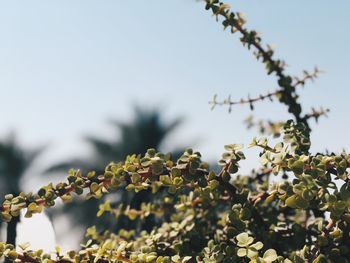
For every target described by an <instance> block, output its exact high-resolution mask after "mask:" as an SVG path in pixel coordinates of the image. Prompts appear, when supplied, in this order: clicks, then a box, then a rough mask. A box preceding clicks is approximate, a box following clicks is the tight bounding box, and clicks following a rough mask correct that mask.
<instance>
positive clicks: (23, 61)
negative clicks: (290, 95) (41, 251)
mask: <svg viewBox="0 0 350 263" xmlns="http://www.w3.org/2000/svg"><path fill="white" fill-rule="evenodd" d="M227 2H229V3H230V4H231V5H232V8H233V9H234V10H240V11H241V12H243V13H245V14H246V15H247V19H248V27H250V28H254V29H256V30H258V31H259V32H261V33H262V36H263V40H264V41H265V42H266V43H269V44H272V45H273V46H274V47H275V48H276V55H277V56H278V57H281V58H283V59H285V60H286V62H287V63H288V65H289V67H288V71H289V72H290V73H292V74H293V75H300V74H299V73H301V71H302V70H304V69H310V70H311V69H312V68H313V67H314V65H318V66H319V68H320V69H322V70H324V71H325V72H326V73H325V74H322V75H321V76H320V78H319V79H318V80H317V81H316V82H315V83H309V84H308V85H307V86H306V88H305V89H303V90H302V91H301V92H300V94H301V101H302V103H303V105H304V109H305V110H306V111H309V110H310V109H311V107H312V106H316V107H318V106H324V107H328V108H330V109H331V112H330V114H329V118H327V119H325V118H322V119H321V120H320V123H319V124H318V125H317V126H314V129H313V133H312V139H313V150H314V151H318V150H322V151H323V150H325V149H331V150H333V151H341V150H342V149H343V148H345V149H349V144H348V143H347V141H346V140H347V138H348V131H349V127H350V126H349V123H348V122H349V117H348V115H349V113H348V112H349V107H348V104H347V103H348V101H349V96H350V87H349V80H348V78H349V74H350V51H349V48H348V43H349V41H350V36H349V34H348V33H349V30H348V26H349V25H350V17H349V15H348V14H349V11H350V2H349V1H347V0H338V1H325V0H321V1H320V0H309V1H301V0H297V1H296V0H294V1H278V0H249V1H247V0H237V1H227ZM0 39H1V41H0V127H1V129H0V137H1V138H5V136H6V135H7V134H9V132H11V131H14V132H15V133H16V134H17V136H18V139H19V141H20V143H21V145H23V146H24V147H29V148H30V147H37V146H41V145H47V146H46V150H45V152H44V153H42V154H41V155H40V157H39V158H38V159H37V160H36V161H35V162H34V164H33V165H32V166H31V167H30V169H29V170H28V171H27V172H26V175H25V177H24V179H23V180H22V181H23V188H24V189H25V190H35V189H37V187H39V186H40V185H42V184H44V183H46V181H47V182H48V181H49V179H45V175H41V174H42V171H43V170H44V169H45V168H47V167H48V166H50V165H51V164H54V163H55V162H57V161H59V160H61V159H62V158H69V157H72V158H73V157H75V156H82V157H83V156H87V155H88V152H89V148H88V147H87V146H86V145H85V144H84V143H83V142H82V140H81V138H82V136H83V135H96V136H106V137H107V138H108V137H112V136H113V133H112V131H111V129H110V126H109V125H108V124H107V122H106V120H109V119H117V120H123V121H128V120H130V119H131V118H132V117H133V116H132V113H133V105H140V106H142V107H144V108H145V109H152V108H158V109H160V110H161V111H162V112H163V113H164V115H163V116H164V121H165V123H166V122H167V120H172V119H174V118H176V117H178V116H183V117H184V119H185V122H184V123H183V125H181V127H180V128H179V129H177V130H176V131H175V132H174V133H172V134H171V137H169V138H168V139H167V141H166V144H165V145H164V149H171V148H174V147H175V146H176V145H179V144H181V145H185V146H190V145H191V146H194V147H195V148H196V149H198V150H200V151H201V152H202V153H203V156H204V159H206V160H209V161H213V160H216V159H218V158H219V157H220V154H221V152H222V149H223V145H224V144H228V143H236V142H237V143H245V144H247V143H249V142H250V140H251V138H252V137H253V136H254V135H255V134H256V131H247V130H246V129H245V126H244V124H243V120H244V119H245V118H246V117H247V116H248V115H249V114H250V111H249V107H246V106H238V107H235V108H233V112H232V113H231V114H228V113H227V108H224V107H223V108H217V109H215V110H214V111H210V107H209V105H208V101H209V100H210V99H211V98H212V96H213V95H214V94H215V93H217V94H218V95H219V98H224V97H226V96H227V95H229V94H231V95H232V97H233V98H236V99H239V98H241V97H246V96H247V94H251V95H252V96H254V95H257V94H259V93H265V92H266V91H272V90H274V89H275V88H276V83H275V78H274V77H273V76H266V74H265V70H264V66H263V65H262V64H261V63H257V62H256V61H255V58H254V57H253V56H252V54H251V53H250V52H249V51H247V50H246V49H245V48H243V47H242V46H241V44H240V42H239V41H238V38H237V36H236V35H233V36H232V35H231V34H229V32H223V30H222V26H221V25H220V24H218V23H216V22H215V18H214V17H211V15H210V13H209V12H208V11H205V10H204V6H203V3H200V2H196V1H192V0H166V1H164V0H151V1H141V0H138V1H119V0H113V1H112V0H105V1H96V0H94V1H92V0H84V1H83V0H75V1H67V0H62V1H43V0H41V1H39V0H35V1H0ZM254 115H255V116H256V117H257V118H265V119H266V118H270V119H274V120H280V119H281V120H282V119H285V118H287V117H288V115H287V114H286V109H285V107H284V106H282V105H279V104H278V103H275V104H271V103H267V102H266V103H260V104H258V105H256V108H255V111H254ZM247 152H248V155H249V154H250V153H249V150H248V151H247ZM243 166H244V167H243V171H249V169H250V168H251V167H252V163H249V161H247V162H245V165H243ZM40 175H41V177H39V176H40ZM38 177H39V178H38ZM45 180H46V181H45ZM1 194H3V193H1ZM34 220H36V221H38V222H39V223H37V224H36V227H38V225H39V226H40V231H39V232H40V234H37V235H36V239H35V240H34V242H33V240H32V243H35V242H37V243H38V244H39V243H40V242H42V244H43V245H47V246H48V247H50V246H51V243H54V237H53V232H52V231H51V230H50V228H49V227H48V228H44V227H43V226H44V223H43V221H40V220H39V219H34ZM24 224H29V223H27V222H26V221H25V222H24ZM40 224H41V225H40ZM47 225H48V226H49V223H48V222H47ZM33 229H35V224H34V225H32V226H31V230H29V228H28V227H27V228H26V230H25V231H24V232H25V233H26V234H27V236H30V235H32V232H31V231H34V230H33ZM49 231H51V232H50V233H51V234H50V235H51V236H52V238H51V241H50V242H51V243H50V242H49V241H48V240H49V239H50V238H48V236H49ZM72 231H73V232H74V230H72ZM22 239H25V238H22ZM26 241H28V240H26ZM65 243H66V244H67V243H69V240H68V241H67V242H65ZM51 247H52V246H51Z"/></svg>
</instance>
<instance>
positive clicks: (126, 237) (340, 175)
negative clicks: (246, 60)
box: [0, 0, 350, 263]
mask: <svg viewBox="0 0 350 263" xmlns="http://www.w3.org/2000/svg"><path fill="white" fill-rule="evenodd" d="M205 2H206V9H207V10H211V11H212V12H213V14H214V15H215V16H216V17H217V18H218V19H219V17H221V18H222V19H223V21H222V23H223V25H224V27H225V28H227V27H229V28H230V29H231V32H232V33H235V32H239V33H240V34H241V41H242V43H243V44H244V45H245V46H247V47H248V48H254V49H255V53H254V54H255V56H256V57H257V58H258V59H260V60H262V62H263V63H264V64H265V67H266V68H267V71H268V74H271V73H274V74H275V75H276V76H277V82H278V85H279V88H278V90H277V91H276V92H274V93H269V94H267V95H262V96H259V97H257V98H256V99H251V98H248V99H247V100H241V101H240V102H239V103H248V104H249V105H251V107H252V108H253V104H254V103H255V102H257V101H260V100H264V99H266V98H272V97H276V98H277V99H278V100H279V101H280V102H281V103H282V104H284V105H286V106H287V109H288V111H289V112H290V113H291V114H292V116H293V118H294V120H288V121H286V122H280V123H278V124H276V125H274V124H273V123H269V127H270V128H271V129H270V131H271V133H272V134H273V135H274V136H275V137H279V136H281V138H280V139H278V142H277V143H276V142H275V141H274V140H273V141H271V140H269V139H268V138H266V137H262V138H259V139H257V138H254V139H253V140H252V142H251V143H250V144H249V147H255V148H258V149H260V154H259V159H260V163H261V169H260V170H258V171H256V172H253V173H252V174H249V175H246V176H242V175H240V174H239V167H240V166H239V164H240V162H242V161H243V160H244V159H245V155H244V153H243V151H242V149H243V146H242V145H239V144H230V145H226V146H225V152H224V153H223V155H222V158H221V159H220V160H219V161H218V164H219V165H220V167H221V169H220V171H219V172H214V171H212V170H211V169H210V168H209V165H208V164H207V163H205V162H203V161H202V157H201V154H200V153H199V152H196V151H193V150H192V149H187V150H186V151H185V152H184V153H183V154H182V155H181V156H180V157H179V158H177V159H173V158H172V157H171V155H170V154H163V153H160V152H157V151H156V150H155V149H149V150H147V152H146V153H145V154H144V155H140V154H131V155H128V156H127V157H126V159H125V160H123V161H121V162H111V163H109V164H108V165H107V167H105V169H104V171H102V172H100V173H97V172H94V171H91V172H88V173H86V174H84V173H82V172H81V171H80V170H75V169H71V170H69V172H68V177H67V180H66V181H65V182H61V183H58V184H56V185H53V184H49V185H46V186H44V187H42V188H41V189H39V191H38V192H37V193H27V194H25V193H20V194H19V195H17V196H15V195H12V194H9V195H6V197H5V199H6V200H5V201H4V203H3V204H2V206H1V207H0V210H1V218H2V220H4V221H7V222H10V221H11V220H13V218H16V217H18V216H19V214H20V212H21V211H22V210H23V211H25V216H26V217H31V216H32V215H33V214H36V213H41V212H42V211H43V209H44V208H49V207H52V206H54V205H55V203H56V201H57V199H62V200H63V201H64V202H69V201H71V200H72V198H73V196H74V195H83V196H85V197H86V198H87V199H92V198H95V199H101V198H102V197H103V196H105V195H106V194H108V193H111V192H115V191H124V190H126V191H129V192H132V193H142V192H144V191H150V192H151V193H152V195H153V198H152V200H151V201H147V200H145V202H143V203H142V204H141V205H140V206H139V207H138V208H135V207H132V206H130V204H128V203H123V202H122V203H120V204H117V205H116V204H111V202H109V201H108V200H107V201H106V202H104V203H102V204H101V205H100V206H99V211H98V212H97V216H98V217H100V216H102V215H104V214H107V215H109V216H112V217H113V218H114V220H119V218H120V217H122V216H124V217H128V218H129V219H130V220H133V221H134V222H135V224H134V226H135V227H134V228H133V229H132V230H125V229H120V230H119V231H116V232H113V231H109V230H105V229H99V228H98V227H96V226H91V227H90V228H88V229H87V231H86V242H85V243H84V244H82V247H81V250H80V251H69V252H67V253H62V252H61V251H60V249H59V248H57V250H56V253H54V254H47V253H44V252H43V251H42V250H39V251H33V250H31V249H30V248H29V247H28V245H27V244H23V245H21V246H20V249H16V248H15V247H14V246H13V245H11V244H6V243H0V255H1V256H4V257H6V258H9V259H11V260H13V261H18V262H147V263H151V262H156V263H161V262H164V263H170V262H174V263H178V262H182V263H184V262H205V263H214V262H266V263H270V262H284V263H290V262H297V263H299V262H300V263H302V262H312V263H320V262H344V263H346V262H349V256H350V250H349V248H350V181H349V178H350V174H349V167H350V155H348V154H346V153H345V152H344V153H340V154H335V153H330V154H328V153H326V154H325V153H316V154H313V153H311V152H310V146H311V141H310V132H311V127H310V124H309V120H310V119H311V118H315V119H316V120H317V119H318V118H319V116H321V115H324V114H325V113H326V112H327V111H326V110H323V109H321V110H320V111H316V110H313V111H312V112H311V113H309V114H308V113H303V111H302V107H301V105H300V103H299V102H298V94H297V89H296V88H297V86H299V85H304V83H305V82H306V80H308V79H313V78H314V77H316V76H317V73H318V70H317V69H316V70H315V72H314V73H305V76H304V77H303V78H300V79H296V78H294V81H293V78H292V77H291V76H289V75H288V74H286V73H285V68H284V65H285V63H284V62H283V61H282V60H278V59H277V60H276V59H274V58H273V51H272V50H271V49H270V48H269V47H268V48H267V49H265V48H263V46H262V44H261V38H260V36H258V34H257V33H256V31H250V30H247V29H245V27H244V24H245V21H244V19H243V17H242V15H241V14H240V13H234V12H231V11H230V9H229V6H228V5H227V4H224V3H221V2H219V1H218V0H206V1H205ZM212 104H213V106H214V107H215V106H216V105H218V104H227V105H229V107H230V109H231V106H232V105H234V104H236V103H235V102H232V101H231V99H230V98H229V99H227V100H225V101H224V102H222V103H221V102H218V101H217V99H216V97H214V100H213V101H212ZM252 123H253V122H252V120H250V121H248V124H249V125H253V124H252ZM258 123H259V125H260V124H261V122H258ZM261 129H262V128H261ZM264 129H265V130H266V128H264ZM265 130H263V131H265ZM273 176H278V177H280V178H281V180H278V181H277V182H276V180H273ZM149 217H154V218H156V219H157V220H156V221H155V225H154V227H153V229H152V230H150V231H145V230H143V228H142V227H141V226H142V223H143V222H144V220H147V218H149Z"/></svg>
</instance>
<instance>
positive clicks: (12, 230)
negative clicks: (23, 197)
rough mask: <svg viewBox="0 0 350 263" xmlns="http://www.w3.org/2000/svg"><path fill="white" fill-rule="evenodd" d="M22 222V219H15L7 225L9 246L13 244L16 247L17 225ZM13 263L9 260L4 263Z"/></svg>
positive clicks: (17, 217)
mask: <svg viewBox="0 0 350 263" xmlns="http://www.w3.org/2000/svg"><path fill="white" fill-rule="evenodd" d="M19 221H20V217H19V216H16V217H13V218H12V220H11V221H10V222H9V223H8V224H7V240H6V243H7V244H12V245H14V246H16V237H17V225H18V223H19ZM11 262H12V261H11V260H9V259H8V258H6V259H5V261H4V263H11Z"/></svg>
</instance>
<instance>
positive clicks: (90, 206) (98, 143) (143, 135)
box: [48, 107, 184, 228]
mask: <svg viewBox="0 0 350 263" xmlns="http://www.w3.org/2000/svg"><path fill="white" fill-rule="evenodd" d="M181 122H182V119H181V118H176V119H175V120H172V121H171V122H169V123H165V122H164V121H163V118H162V113H161V112H160V111H159V110H142V109H140V108H139V107H135V108H134V119H133V120H132V121H131V122H128V123H124V122H119V121H111V124H112V126H113V128H114V130H115V132H116V134H118V133H119V137H116V138H115V139H114V140H106V139H102V138H96V137H86V138H85V139H86V141H87V142H88V144H89V145H90V146H92V149H93V154H92V156H91V158H89V159H88V160H79V159H77V160H74V161H70V162H63V163H59V164H57V165H54V166H52V167H51V168H49V169H48V172H57V171H67V170H68V169H70V168H72V167H74V168H79V169H81V170H82V171H83V172H87V171H90V170H94V171H96V172H97V173H99V174H102V173H103V172H104V167H105V166H106V164H108V163H110V162H111V161H115V162H117V161H121V160H124V159H125V157H126V156H127V155H129V154H144V153H145V152H146V151H147V149H149V148H156V149H160V148H161V147H162V145H163V143H164V141H165V140H166V138H167V137H168V135H169V134H170V133H171V132H173V131H174V130H175V129H176V128H177V127H178V126H179V125H180V124H181ZM183 149H184V148H182V149H181V150H179V149H175V150H173V151H171V153H172V155H173V156H174V157H177V156H179V155H180V154H181V153H182V152H183ZM148 196H149V195H148V194H147V193H146V192H144V191H142V192H140V193H138V194H136V195H134V194H131V193H129V192H126V191H122V192H121V193H120V197H121V200H122V202H129V203H132V205H133V206H139V205H140V203H141V201H146V199H147V198H148ZM77 202H79V205H77ZM98 204H99V202H98V201H97V200H90V201H89V202H82V200H80V201H79V200H77V201H75V202H73V203H69V204H66V205H65V206H63V210H64V212H67V214H68V215H69V216H71V218H72V219H73V220H71V221H73V223H74V224H75V226H78V225H80V226H82V227H84V228H86V227H87V226H90V225H93V224H96V225H101V222H103V221H98V222H97V221H96V220H95V218H96V213H97V210H98ZM57 212H58V211H57ZM53 217H54V216H53ZM129 223H130V222H126V221H124V222H123V220H118V224H119V225H118V226H117V228H119V227H123V228H128V227H130V225H129ZM102 224H103V225H104V226H106V222H103V223H102ZM113 227H116V226H113Z"/></svg>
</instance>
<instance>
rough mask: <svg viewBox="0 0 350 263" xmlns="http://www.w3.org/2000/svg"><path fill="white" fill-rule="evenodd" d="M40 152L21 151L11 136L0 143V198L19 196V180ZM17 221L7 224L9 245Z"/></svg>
mask: <svg viewBox="0 0 350 263" xmlns="http://www.w3.org/2000/svg"><path fill="white" fill-rule="evenodd" d="M41 151H42V148H40V149H36V150H33V151H29V150H25V149H23V148H22V147H21V146H20V145H19V143H18V142H17V140H16V138H15V136H14V135H13V134H11V135H10V136H8V138H7V139H5V140H3V141H1V142H0V178H1V180H0V192H1V193H2V194H1V197H0V198H3V197H4V196H5V194H13V195H15V196H16V195H18V194H20V192H21V184H20V183H21V179H22V178H23V175H24V174H25V172H26V171H27V169H28V168H29V167H30V166H31V165H32V163H33V161H34V159H35V158H36V157H37V155H38V154H39V153H40V152H41ZM19 220H20V219H19V217H14V218H13V219H12V221H11V222H10V223H8V224H7V241H6V242H7V243H9V244H14V245H15V243H16V236H17V231H16V228H17V224H18V222H19ZM0 228H1V227H0Z"/></svg>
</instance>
